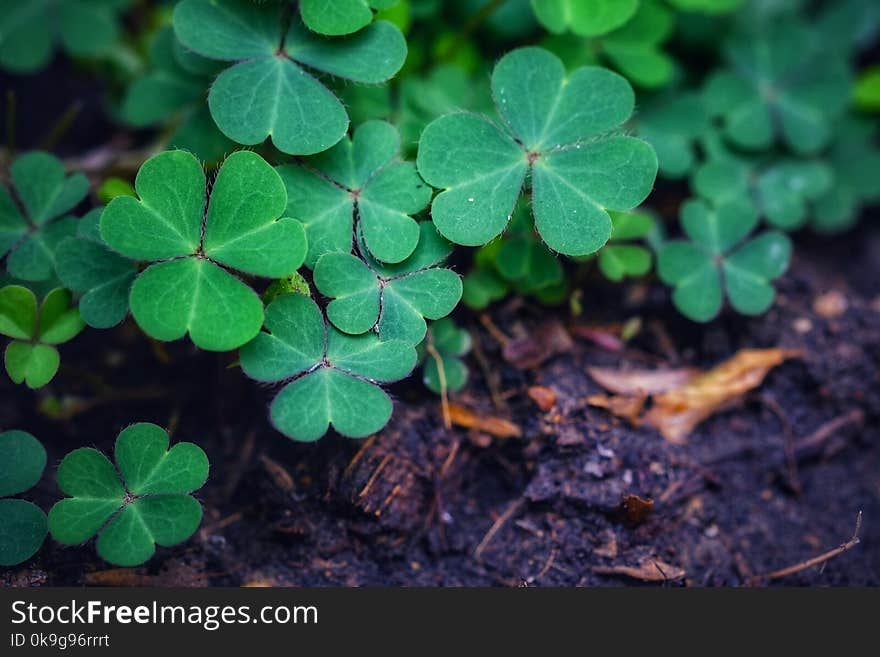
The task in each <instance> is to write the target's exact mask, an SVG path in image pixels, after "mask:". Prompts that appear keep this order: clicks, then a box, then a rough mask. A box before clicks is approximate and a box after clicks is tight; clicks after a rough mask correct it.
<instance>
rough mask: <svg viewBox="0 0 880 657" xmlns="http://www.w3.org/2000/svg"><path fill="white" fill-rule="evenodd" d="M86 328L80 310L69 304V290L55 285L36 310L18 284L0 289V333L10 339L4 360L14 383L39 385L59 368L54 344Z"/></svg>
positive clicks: (29, 295)
mask: <svg viewBox="0 0 880 657" xmlns="http://www.w3.org/2000/svg"><path fill="white" fill-rule="evenodd" d="M84 327H85V323H84V322H83V320H82V319H81V318H80V315H79V310H77V309H76V308H71V307H70V292H68V291H67V290H63V289H61V288H56V289H54V290H52V291H51V292H49V294H47V295H46V298H45V299H43V303H42V305H41V306H40V308H39V313H38V311H37V298H36V296H34V293H33V292H31V291H30V290H29V289H27V288H25V287H21V286H20V285H7V286H6V287H4V288H0V334H2V335H5V336H8V337H10V338H12V342H10V343H9V344H8V345H7V346H6V354H5V357H4V363H5V365H6V372H7V373H8V374H9V378H10V379H12V381H13V382H14V383H24V384H26V385H27V386H28V388H32V389H37V388H42V387H43V386H44V385H46V384H47V383H49V382H50V381H51V380H52V379H53V378H54V377H55V373H56V372H57V371H58V365H59V363H60V356H59V354H58V350H57V349H56V348H55V345H58V344H62V343H64V342H68V341H70V340H72V339H73V338H75V337H76V336H77V335H78V334H79V332H80V331H82V329H83V328H84Z"/></svg>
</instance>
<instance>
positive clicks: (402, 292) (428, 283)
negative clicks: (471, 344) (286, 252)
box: [314, 221, 462, 346]
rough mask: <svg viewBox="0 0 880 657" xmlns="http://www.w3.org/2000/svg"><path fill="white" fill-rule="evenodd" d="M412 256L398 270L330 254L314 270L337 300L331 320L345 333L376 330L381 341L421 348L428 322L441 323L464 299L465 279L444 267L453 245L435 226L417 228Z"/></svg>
mask: <svg viewBox="0 0 880 657" xmlns="http://www.w3.org/2000/svg"><path fill="white" fill-rule="evenodd" d="M419 229H420V235H421V236H420V238H419V243H418V246H417V247H416V249H415V251H414V252H413V254H412V255H411V256H410V257H409V258H408V259H407V260H405V261H404V262H402V263H400V264H398V265H383V264H381V263H379V262H377V261H375V260H373V259H372V258H370V257H367V258H366V259H365V260H361V259H360V258H358V257H356V256H354V255H351V254H350V253H326V254H324V255H323V256H321V257H320V258H319V259H318V263H317V264H316V265H315V271H314V281H315V286H316V287H317V288H318V290H319V291H320V292H321V293H322V294H324V295H325V296H327V297H330V298H332V299H333V300H332V301H331V302H330V303H329V304H328V305H327V318H328V319H329V320H330V321H331V322H332V323H333V325H334V326H335V327H336V328H338V329H339V330H340V331H343V332H344V333H349V334H351V335H358V334H360V333H365V332H367V331H369V330H371V329H373V328H374V327H375V328H376V330H377V332H378V334H379V337H380V338H381V339H382V340H400V341H402V342H405V343H407V344H409V345H413V346H415V345H417V344H418V343H420V342H421V341H422V339H423V338H424V337H425V331H426V329H427V325H426V324H425V318H428V319H440V318H441V317H444V316H446V315H448V314H449V313H451V312H452V311H453V309H454V308H455V306H456V305H457V304H458V302H459V300H460V299H461V293H462V286H461V278H460V277H459V276H458V274H456V273H455V272H453V271H450V270H449V269H442V268H440V267H438V266H437V265H438V264H440V263H441V262H442V261H443V260H445V259H446V257H447V256H448V255H449V251H450V248H449V244H448V243H447V242H446V241H445V240H443V239H442V238H441V237H440V236H439V235H438V234H437V231H436V230H435V229H434V227H433V226H432V225H431V222H429V221H426V222H422V223H421V224H419Z"/></svg>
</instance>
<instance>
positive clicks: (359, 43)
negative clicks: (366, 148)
mask: <svg viewBox="0 0 880 657" xmlns="http://www.w3.org/2000/svg"><path fill="white" fill-rule="evenodd" d="M287 8H288V3H281V4H276V3H268V4H263V5H257V4H254V3H253V2H249V1H248V0H183V1H182V2H180V3H179V4H178V5H177V6H176V7H175V10H174V30H175V33H176V34H177V38H178V39H179V40H180V41H181V43H182V44H183V45H184V46H186V47H187V48H189V49H191V50H193V51H194V52H196V53H198V54H200V55H203V56H205V57H208V58H211V59H218V60H222V61H225V62H233V64H232V65H231V66H229V67H228V68H226V69H225V70H224V71H223V72H222V73H220V75H219V76H218V77H217V79H216V80H215V81H214V84H213V85H212V86H211V91H210V93H209V94H208V105H209V107H210V109H211V116H213V117H214V121H215V122H216V123H217V127H218V128H220V130H221V132H223V133H224V134H225V135H226V136H227V137H229V138H230V139H232V140H233V141H236V142H238V143H240V144H259V143H261V142H263V141H265V140H266V138H267V137H269V136H271V137H272V142H273V143H274V144H275V146H276V147H277V148H278V149H279V150H281V151H283V152H285V153H291V154H295V155H309V154H312V153H319V152H321V151H323V150H326V149H327V148H329V147H330V146H332V145H333V144H335V143H336V142H338V141H339V140H340V139H342V137H343V136H344V135H345V132H346V130H347V129H348V116H347V114H346V112H345V108H344V107H343V105H342V103H340V102H339V100H338V99H337V98H336V96H334V95H333V93H332V92H331V91H330V90H329V89H327V87H325V86H324V85H323V84H322V83H321V82H319V81H318V80H317V79H316V78H315V77H313V76H312V74H311V73H309V72H308V71H307V70H306V68H308V69H312V70H314V71H317V72H320V73H327V74H330V75H334V76H337V77H341V78H346V79H349V80H353V81H355V82H363V83H379V82H385V81H386V80H388V79H390V78H391V77H392V76H393V75H394V74H395V73H397V71H398V70H399V69H400V67H401V66H402V65H403V62H404V60H405V59H406V42H405V41H404V39H403V35H401V33H400V31H399V30H398V29H397V28H396V27H395V26H393V25H392V24H391V23H388V22H387V21H376V22H374V23H372V24H370V25H369V26H367V27H365V28H364V29H362V30H360V31H359V32H357V33H356V34H353V35H351V36H347V37H340V38H335V39H332V40H328V39H326V38H320V37H317V36H315V35H313V34H311V33H310V32H309V31H308V30H307V29H306V28H305V27H304V26H303V25H302V23H300V22H299V21H298V20H297V19H296V18H295V17H294V18H293V19H292V20H291V22H290V26H289V28H288V29H287V31H286V32H285V33H283V34H282V30H281V26H282V20H283V18H284V16H283V14H284V12H285V10H286V9H287ZM304 67H306V68H304Z"/></svg>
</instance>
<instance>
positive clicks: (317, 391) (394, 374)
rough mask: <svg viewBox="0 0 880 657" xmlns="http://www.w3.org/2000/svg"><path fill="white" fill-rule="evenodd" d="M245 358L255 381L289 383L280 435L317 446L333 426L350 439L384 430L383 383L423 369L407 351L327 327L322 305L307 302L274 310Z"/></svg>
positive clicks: (278, 406)
mask: <svg viewBox="0 0 880 657" xmlns="http://www.w3.org/2000/svg"><path fill="white" fill-rule="evenodd" d="M240 353H241V366H242V369H243V370H244V372H245V374H247V375H248V376H250V377H251V378H252V379H255V380H257V381H263V382H276V381H289V382H288V383H286V385H285V386H284V388H282V389H281V392H279V393H278V395H277V396H276V397H275V399H274V401H273V402H272V405H271V408H270V417H271V419H272V423H273V424H274V425H275V427H276V428H277V429H278V430H279V431H280V432H281V433H283V434H284V435H286V436H288V437H289V438H292V439H293V440H299V441H314V440H318V439H319V438H320V437H321V436H323V435H324V434H325V433H326V432H327V430H328V429H329V427H330V426H331V425H332V426H333V428H334V429H336V431H338V432H339V433H340V434H342V435H344V436H348V437H349V438H363V437H365V436H368V435H370V434H371V433H375V432H376V431H378V430H379V429H381V428H382V427H384V426H385V424H386V423H387V422H388V419H389V418H390V417H391V399H390V398H389V397H388V395H387V394H386V393H385V392H384V391H383V390H382V389H381V388H380V387H379V386H378V385H377V382H388V381H396V380H397V379H401V378H403V377H405V376H406V375H407V374H409V373H410V372H411V371H412V369H413V367H414V366H415V362H416V352H415V349H414V348H413V347H412V346H410V345H408V344H405V343H403V342H400V341H398V340H387V341H381V340H379V338H378V337H377V336H376V335H375V334H372V333H366V334H363V335H358V336H351V335H346V334H344V333H341V332H339V331H337V330H336V329H334V328H333V327H332V326H327V325H326V324H325V322H324V318H323V317H322V315H321V311H320V310H319V309H318V306H317V304H315V302H314V301H312V300H311V299H310V298H308V297H306V296H303V295H301V294H285V295H283V296H280V297H278V298H277V299H275V300H274V301H273V302H272V303H270V304H269V306H268V307H267V308H266V325H265V331H264V332H262V333H260V334H259V335H258V336H257V337H256V338H254V339H253V340H252V341H251V342H249V343H248V344H246V345H245V346H244V347H242V348H241V352H240Z"/></svg>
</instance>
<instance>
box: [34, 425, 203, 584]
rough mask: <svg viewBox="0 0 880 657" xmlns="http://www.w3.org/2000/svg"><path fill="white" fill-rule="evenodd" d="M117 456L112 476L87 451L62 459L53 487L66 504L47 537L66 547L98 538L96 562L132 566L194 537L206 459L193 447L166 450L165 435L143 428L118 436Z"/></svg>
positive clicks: (54, 513)
mask: <svg viewBox="0 0 880 657" xmlns="http://www.w3.org/2000/svg"><path fill="white" fill-rule="evenodd" d="M115 456H116V467H115V468H114V467H113V464H112V463H111V462H110V460H109V459H108V458H107V457H106V456H104V455H103V454H102V453H101V452H99V451H98V450H96V449H92V448H81V449H76V450H74V451H72V452H70V454H68V455H67V456H65V457H64V460H63V461H61V465H60V466H59V467H58V487H59V488H60V489H61V491H62V492H63V493H64V494H66V495H68V496H69V497H67V498H65V499H63V500H61V501H60V502H58V503H56V504H55V506H53V507H52V509H51V510H50V511H49V531H50V532H51V534H52V537H53V538H54V539H55V540H56V541H58V542H59V543H63V544H64V545H77V544H79V543H83V542H85V541H87V540H89V539H90V538H92V537H93V536H95V535H96V534H97V535H98V542H97V548H98V554H99V555H100V556H101V558H102V559H104V560H105V561H108V562H109V563H112V564H114V565H117V566H137V565H140V564H142V563H144V562H145V561H147V560H148V559H149V558H150V557H152V556H153V554H154V553H155V551H156V545H157V544H158V545H161V546H162V547H170V546H173V545H177V544H179V543H182V542H183V541H185V540H186V539H188V538H189V537H190V536H192V535H193V533H194V532H195V531H196V529H198V527H199V524H200V523H201V521H202V506H201V504H199V502H198V501H197V500H196V499H194V498H193V497H192V495H191V493H192V492H194V491H196V490H198V489H199V488H201V487H202V486H203V485H204V484H205V482H206V481H207V479H208V469H209V465H208V457H207V456H205V453H204V452H203V451H202V449H201V448H200V447H198V446H197V445H194V444H193V443H185V442H184V443H177V444H176V445H174V446H173V447H171V448H170V449H169V440H168V433H167V432H166V431H165V430H164V429H162V428H161V427H158V426H156V425H155V424H148V423H141V424H133V425H131V426H130V427H128V428H127V429H124V430H123V431H122V432H121V433H120V434H119V437H118V438H117V439H116V448H115ZM117 470H118V471H117Z"/></svg>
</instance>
